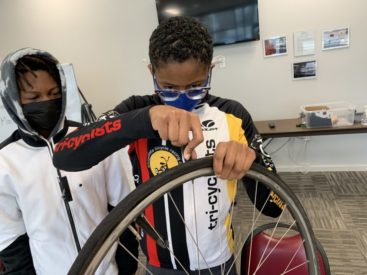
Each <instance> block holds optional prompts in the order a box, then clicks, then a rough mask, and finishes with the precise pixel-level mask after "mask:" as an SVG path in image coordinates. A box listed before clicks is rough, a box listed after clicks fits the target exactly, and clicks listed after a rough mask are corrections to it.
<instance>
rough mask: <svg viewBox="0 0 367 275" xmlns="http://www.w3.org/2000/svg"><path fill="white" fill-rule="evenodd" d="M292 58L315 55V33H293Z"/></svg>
mask: <svg viewBox="0 0 367 275" xmlns="http://www.w3.org/2000/svg"><path fill="white" fill-rule="evenodd" d="M293 50H294V56H304V55H313V54H315V32H314V31H300V32H294V33H293Z"/></svg>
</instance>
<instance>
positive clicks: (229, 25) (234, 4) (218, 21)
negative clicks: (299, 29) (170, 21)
mask: <svg viewBox="0 0 367 275" xmlns="http://www.w3.org/2000/svg"><path fill="white" fill-rule="evenodd" d="M257 1H258V0H156V1H155V2H156V6H157V12H158V21H159V22H161V21H162V20H164V19H166V18H168V17H171V16H176V15H185V16H192V17H196V18H197V19H199V20H200V21H201V22H202V23H203V24H204V25H206V27H207V28H208V29H209V31H210V33H211V35H212V36H213V42H214V46H217V45H227V44H234V43H238V42H245V41H253V40H259V39H260V31H259V13H258V2H257Z"/></svg>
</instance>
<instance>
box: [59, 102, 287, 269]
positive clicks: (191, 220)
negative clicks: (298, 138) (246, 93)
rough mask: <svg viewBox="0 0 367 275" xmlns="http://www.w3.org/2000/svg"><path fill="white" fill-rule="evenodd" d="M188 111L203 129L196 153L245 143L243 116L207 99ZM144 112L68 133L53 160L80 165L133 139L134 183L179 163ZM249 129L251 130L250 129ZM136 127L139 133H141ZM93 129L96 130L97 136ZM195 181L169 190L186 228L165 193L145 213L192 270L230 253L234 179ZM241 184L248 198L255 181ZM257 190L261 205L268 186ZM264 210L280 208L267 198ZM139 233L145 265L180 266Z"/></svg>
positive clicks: (272, 212) (276, 211) (177, 151)
mask: <svg viewBox="0 0 367 275" xmlns="http://www.w3.org/2000/svg"><path fill="white" fill-rule="evenodd" d="M226 103H228V102H226ZM223 106H226V108H228V109H230V108H231V107H232V108H233V107H234V106H233V105H231V104H224V105H223ZM223 106H222V107H223ZM134 108H135V107H133V109H134ZM116 109H118V108H116ZM243 109H244V108H243ZM233 110H237V109H236V108H234V109H233ZM120 111H121V110H120ZM193 112H196V113H197V114H198V115H199V117H200V120H201V124H202V130H203V133H204V142H203V143H202V144H200V145H199V146H198V147H197V148H196V152H197V154H198V157H205V156H210V155H212V154H213V153H214V150H215V148H216V146H217V144H218V143H219V142H226V141H229V140H234V141H238V142H241V143H244V144H246V143H247V139H246V136H245V132H244V131H243V123H244V122H243V120H242V119H240V118H238V117H236V116H234V115H233V114H230V113H225V112H222V111H220V110H219V109H218V108H216V107H210V106H209V105H208V104H201V105H200V106H198V108H196V109H195V110H194V111H193ZM144 113H146V109H142V110H140V111H139V112H134V113H131V112H128V113H126V114H123V115H118V116H116V117H113V118H110V119H107V120H105V121H100V122H98V123H97V124H94V125H90V126H87V127H85V128H81V129H79V130H78V131H76V132H74V133H72V134H71V135H69V136H68V138H67V139H64V141H61V142H60V143H59V144H58V146H57V147H56V150H55V151H56V153H55V157H54V161H55V164H56V165H58V166H61V167H63V168H64V169H66V170H69V169H85V168H87V167H90V166H92V165H95V164H96V163H98V161H100V160H101V159H103V158H104V157H105V156H107V155H108V154H110V153H111V152H113V151H115V150H117V149H119V148H121V147H123V146H125V145H126V144H128V143H129V142H132V144H131V146H130V154H131V159H132V164H133V171H134V177H135V180H136V184H138V185H139V184H142V183H144V182H146V181H147V180H148V179H149V178H151V177H153V176H154V175H156V174H159V173H162V172H164V171H165V170H166V169H170V168H172V167H174V166H176V165H178V164H180V163H182V162H184V159H183V157H182V152H181V148H178V147H174V146H172V145H171V144H170V143H169V142H163V143H162V141H161V140H159V139H157V135H154V134H153V132H154V131H152V129H148V128H149V127H148V125H147V120H148V119H149V118H148V117H146V115H144ZM138 114H139V115H138ZM132 115H134V118H135V121H139V124H137V123H136V122H135V123H132V122H133V121H134V120H132ZM107 117H108V115H107V116H106V118H107ZM107 123H108V125H109V126H108V127H107V126H106V125H107ZM113 125H115V126H113ZM246 127H248V125H246ZM250 127H252V126H251V125H250ZM244 128H245V127H244ZM101 129H102V130H101ZM107 129H108V130H107ZM252 130H253V132H256V131H255V130H256V129H255V128H253V129H252ZM138 132H140V138H139V135H138ZM96 133H99V135H98V136H97V135H96ZM134 140H135V141H134ZM88 152H93V153H88ZM87 155H88V157H87V158H86V156H87ZM194 182H199V184H195V185H193V184H192V183H186V184H184V185H183V186H182V187H181V188H178V189H177V190H174V191H173V192H171V194H172V196H173V197H174V198H175V202H176V206H177V207H178V208H179V209H180V212H181V213H183V216H184V218H185V221H186V222H187V226H188V228H186V227H185V226H184V225H183V224H182V221H181V219H180V217H179V216H178V214H177V212H176V211H174V207H176V206H174V205H173V204H172V203H171V202H169V201H168V202H167V201H165V199H164V198H163V199H160V200H158V201H157V202H156V203H154V204H153V206H151V207H148V208H147V210H146V213H145V214H146V217H147V218H148V220H149V221H150V222H151V223H152V224H153V225H154V227H156V228H157V229H158V231H159V232H160V233H161V234H163V237H164V238H165V239H167V240H169V244H170V246H171V249H172V250H173V251H174V252H175V255H176V257H177V258H178V259H179V261H180V262H181V264H183V265H184V267H185V268H188V269H191V270H197V269H202V268H207V264H208V265H209V267H213V266H218V265H220V264H222V263H225V262H226V261H227V260H228V259H229V258H230V257H231V255H232V250H233V244H232V241H233V240H232V232H231V228H230V224H229V221H230V215H229V214H228V213H229V212H228V211H229V209H230V207H231V205H232V203H233V199H234V196H235V193H236V188H235V182H233V181H226V180H220V179H218V178H216V177H203V178H200V179H195V180H194ZM200 183H202V184H200ZM246 189H247V190H248V193H249V195H250V198H251V199H252V200H253V197H254V185H252V184H251V182H250V181H247V183H246ZM258 192H259V195H258V196H259V197H260V198H259V197H258V198H257V201H258V203H259V204H258V205H260V207H261V205H262V203H263V202H264V201H265V200H266V199H267V198H268V195H269V192H270V191H269V190H268V189H267V188H265V187H262V188H258ZM266 209H267V211H268V214H269V215H272V216H276V215H278V214H279V212H280V209H279V207H278V206H277V205H276V204H274V203H272V202H271V200H270V201H269V202H268V203H267V206H266ZM196 230H197V232H196ZM190 232H191V233H192V232H195V234H194V236H195V235H196V233H197V234H198V240H199V242H200V248H201V253H204V258H205V259H206V263H205V262H203V260H202V257H197V253H198V252H197V250H196V245H195V242H196V237H194V238H192V237H191V234H190ZM141 233H142V235H143V241H142V242H141V245H142V248H143V250H144V252H145V253H146V254H147V256H148V261H149V264H151V265H153V266H158V267H165V268H171V269H175V268H177V269H181V267H180V265H179V264H178V263H177V262H176V260H175V259H173V258H172V257H171V254H170V253H169V252H168V250H165V249H161V248H160V247H157V245H156V244H155V242H154V241H153V240H152V239H151V238H150V237H149V236H148V237H147V236H146V235H145V232H141Z"/></svg>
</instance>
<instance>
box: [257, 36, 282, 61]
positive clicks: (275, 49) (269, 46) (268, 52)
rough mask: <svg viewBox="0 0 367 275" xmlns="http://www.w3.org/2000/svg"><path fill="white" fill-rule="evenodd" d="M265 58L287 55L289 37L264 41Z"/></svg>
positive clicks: (278, 37)
mask: <svg viewBox="0 0 367 275" xmlns="http://www.w3.org/2000/svg"><path fill="white" fill-rule="evenodd" d="M263 44H264V56H265V57H269V56H279V55H285V54H287V37H286V36H277V37H271V38H267V39H264V41H263Z"/></svg>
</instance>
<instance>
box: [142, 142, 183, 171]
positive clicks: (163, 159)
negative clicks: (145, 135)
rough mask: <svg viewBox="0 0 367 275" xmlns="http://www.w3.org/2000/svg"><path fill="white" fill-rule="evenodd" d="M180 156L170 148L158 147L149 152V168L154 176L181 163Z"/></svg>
mask: <svg viewBox="0 0 367 275" xmlns="http://www.w3.org/2000/svg"><path fill="white" fill-rule="evenodd" d="M181 162H182V161H181V158H180V156H179V155H178V154H177V153H176V152H175V151H174V150H172V149H170V148H168V147H163V146H162V147H156V148H154V149H152V150H151V151H149V154H148V167H149V169H150V171H151V172H152V174H153V175H154V176H156V175H158V174H160V173H163V172H164V171H166V170H168V169H171V168H172V167H175V166H177V165H179V164H180V163H181Z"/></svg>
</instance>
